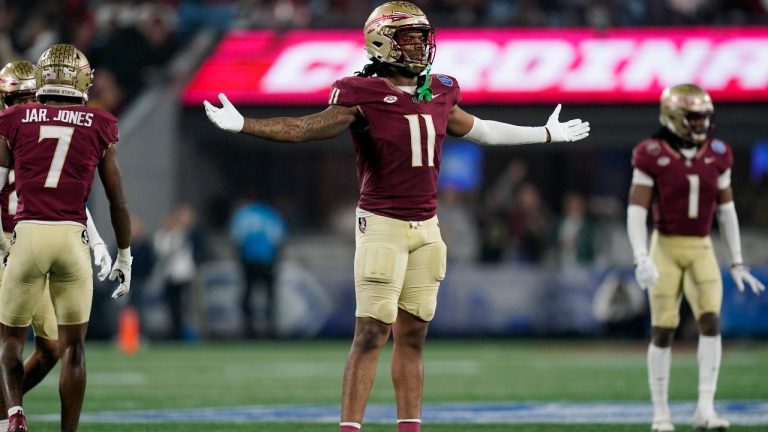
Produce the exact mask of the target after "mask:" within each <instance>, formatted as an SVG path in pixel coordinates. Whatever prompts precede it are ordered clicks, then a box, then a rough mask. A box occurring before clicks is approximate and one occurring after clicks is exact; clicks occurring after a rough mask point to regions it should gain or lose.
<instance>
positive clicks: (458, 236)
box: [437, 185, 479, 263]
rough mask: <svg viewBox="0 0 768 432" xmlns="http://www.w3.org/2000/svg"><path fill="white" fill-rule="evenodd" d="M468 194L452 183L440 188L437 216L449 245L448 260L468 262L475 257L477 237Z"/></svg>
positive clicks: (472, 260)
mask: <svg viewBox="0 0 768 432" xmlns="http://www.w3.org/2000/svg"><path fill="white" fill-rule="evenodd" d="M468 195H469V193H468V192H465V191H462V190H460V189H459V188H458V187H456V186H452V185H446V186H443V187H442V188H441V189H440V208H439V209H438V212H437V216H438V218H439V220H440V225H441V232H440V233H441V235H442V236H443V240H444V241H445V244H446V245H448V246H450V248H448V261H449V262H458V263H470V262H474V261H475V259H476V258H477V251H478V244H479V239H478V233H477V225H476V224H475V219H474V216H473V214H472V212H471V211H470V208H471V207H470V204H469V202H468Z"/></svg>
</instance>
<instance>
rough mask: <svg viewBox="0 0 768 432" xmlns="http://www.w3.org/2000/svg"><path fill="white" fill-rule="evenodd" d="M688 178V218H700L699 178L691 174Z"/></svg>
mask: <svg viewBox="0 0 768 432" xmlns="http://www.w3.org/2000/svg"><path fill="white" fill-rule="evenodd" d="M686 177H687V178H688V218H689V219H696V218H697V217H699V176H698V175H697V174H690V175H687V176H686Z"/></svg>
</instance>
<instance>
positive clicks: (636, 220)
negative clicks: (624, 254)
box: [627, 204, 648, 261]
mask: <svg viewBox="0 0 768 432" xmlns="http://www.w3.org/2000/svg"><path fill="white" fill-rule="evenodd" d="M647 218H648V209H647V208H645V207H643V206H641V205H637V204H630V205H629V206H628V207H627V235H628V236H629V243H630V244H631V245H632V254H633V255H634V257H635V261H637V259H638V258H641V257H644V256H647V255H648V225H646V219H647Z"/></svg>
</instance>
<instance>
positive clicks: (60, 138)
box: [37, 126, 75, 188]
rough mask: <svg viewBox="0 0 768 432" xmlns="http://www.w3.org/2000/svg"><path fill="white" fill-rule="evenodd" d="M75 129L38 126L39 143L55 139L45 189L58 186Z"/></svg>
mask: <svg viewBox="0 0 768 432" xmlns="http://www.w3.org/2000/svg"><path fill="white" fill-rule="evenodd" d="M74 132H75V128H73V127H68V126H40V139H39V140H38V141H37V142H40V141H42V140H44V139H49V138H50V139H56V150H55V151H54V152H53V160H52V161H51V167H50V168H49V169H48V176H47V177H46V178H45V187H47V188H55V187H57V186H59V178H61V171H62V169H63V168H64V160H65V159H66V158H67V153H68V152H69V144H70V143H71V142H72V134H73V133H74Z"/></svg>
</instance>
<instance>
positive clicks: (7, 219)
mask: <svg viewBox="0 0 768 432" xmlns="http://www.w3.org/2000/svg"><path fill="white" fill-rule="evenodd" d="M15 177H16V173H15V172H14V171H13V170H11V171H10V172H9V173H8V181H6V183H5V186H3V190H2V191H0V212H2V218H3V232H7V233H9V232H12V231H13V227H15V226H16V221H14V220H13V219H14V217H15V216H16V208H17V201H18V198H17V196H16V181H15V180H16V179H15Z"/></svg>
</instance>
